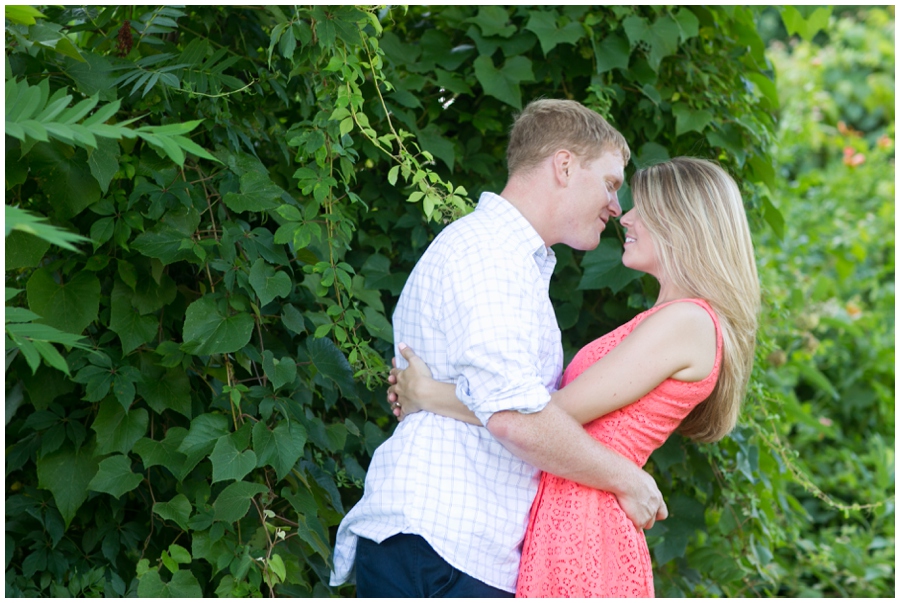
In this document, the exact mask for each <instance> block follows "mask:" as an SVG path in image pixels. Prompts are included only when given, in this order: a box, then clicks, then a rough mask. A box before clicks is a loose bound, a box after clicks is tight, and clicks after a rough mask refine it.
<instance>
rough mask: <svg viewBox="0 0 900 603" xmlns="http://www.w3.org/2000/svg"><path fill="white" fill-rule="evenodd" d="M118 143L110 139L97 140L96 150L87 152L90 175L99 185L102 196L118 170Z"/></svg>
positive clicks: (100, 138) (119, 152) (101, 138)
mask: <svg viewBox="0 0 900 603" xmlns="http://www.w3.org/2000/svg"><path fill="white" fill-rule="evenodd" d="M120 154H121V151H120V148H119V143H118V142H117V141H115V140H113V139H111V138H104V137H102V136H101V137H99V138H97V148H96V149H89V150H88V165H89V166H90V168H91V175H93V176H94V179H95V180H97V182H98V183H99V184H100V190H102V191H103V194H106V193H107V191H109V183H110V181H111V180H112V179H113V176H115V175H116V172H117V171H118V170H119V155H120Z"/></svg>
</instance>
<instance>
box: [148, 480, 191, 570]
mask: <svg viewBox="0 0 900 603" xmlns="http://www.w3.org/2000/svg"><path fill="white" fill-rule="evenodd" d="M192 510H193V507H191V503H190V501H189V500H188V498H187V496H185V495H184V494H176V495H175V497H174V498H173V499H172V500H170V501H169V502H163V503H160V502H158V503H155V504H154V505H153V512H154V513H156V514H157V515H159V516H160V517H162V518H163V519H167V520H169V521H174V522H175V523H176V524H178V527H180V528H181V529H182V530H184V531H185V532H187V531H188V520H189V519H190V518H191V511H192ZM185 563H190V558H188V560H187V561H186V562H185Z"/></svg>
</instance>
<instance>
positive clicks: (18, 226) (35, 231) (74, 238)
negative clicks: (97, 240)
mask: <svg viewBox="0 0 900 603" xmlns="http://www.w3.org/2000/svg"><path fill="white" fill-rule="evenodd" d="M13 231H19V232H22V233H26V234H30V235H34V236H36V237H38V238H40V239H43V240H45V241H47V242H49V243H50V244H52V245H59V246H60V247H62V248H64V249H68V250H69V251H78V249H77V248H76V247H74V246H73V245H72V243H77V242H81V241H88V240H89V239H88V238H87V237H83V236H81V235H78V234H75V233H73V232H69V231H67V230H63V229H62V228H57V227H56V226H52V225H50V224H47V223H46V218H44V217H43V216H38V215H35V214H33V213H30V212H27V211H25V210H23V209H19V208H18V207H12V206H10V205H7V206H6V236H7V237H9V236H11V235H10V233H11V232H13Z"/></svg>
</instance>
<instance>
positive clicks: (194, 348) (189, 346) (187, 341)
mask: <svg viewBox="0 0 900 603" xmlns="http://www.w3.org/2000/svg"><path fill="white" fill-rule="evenodd" d="M254 324H255V323H254V321H253V317H252V316H250V315H249V314H247V313H245V312H240V313H238V314H234V315H231V316H226V315H224V314H223V313H222V312H221V311H220V310H219V307H218V304H217V303H216V301H215V300H213V299H210V298H209V297H201V298H200V299H198V300H197V301H195V302H194V303H192V304H191V305H190V306H188V309H187V311H186V312H185V319H184V344H183V345H182V349H183V350H184V351H185V352H187V353H189V354H193V355H195V356H209V355H211V354H227V353H229V352H236V351H238V350H240V349H241V348H243V347H244V346H245V345H247V343H248V342H249V341H250V336H251V335H252V334H253V326H254Z"/></svg>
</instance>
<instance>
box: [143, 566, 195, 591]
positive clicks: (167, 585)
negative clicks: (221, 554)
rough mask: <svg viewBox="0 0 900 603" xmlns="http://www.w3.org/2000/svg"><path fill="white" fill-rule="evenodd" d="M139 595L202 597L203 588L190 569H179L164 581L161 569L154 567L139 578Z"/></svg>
mask: <svg viewBox="0 0 900 603" xmlns="http://www.w3.org/2000/svg"><path fill="white" fill-rule="evenodd" d="M137 594H138V597H151V598H157V597H158V598H181V597H184V598H188V597H190V598H200V597H202V596H203V589H201V588H200V583H199V582H197V578H195V577H194V574H192V573H191V571H190V570H178V571H176V572H174V573H173V574H172V579H171V580H169V581H168V582H163V581H162V578H160V576H159V569H157V568H153V569H151V570H149V571H148V572H147V573H145V574H144V575H143V576H141V577H140V578H139V581H138V588H137Z"/></svg>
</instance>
